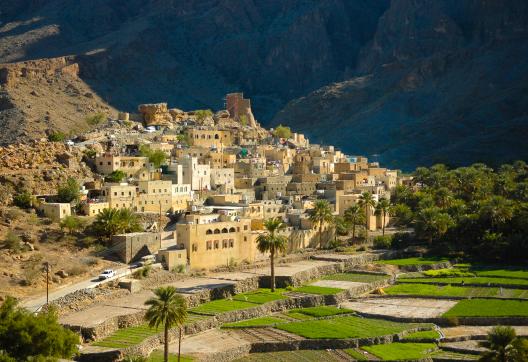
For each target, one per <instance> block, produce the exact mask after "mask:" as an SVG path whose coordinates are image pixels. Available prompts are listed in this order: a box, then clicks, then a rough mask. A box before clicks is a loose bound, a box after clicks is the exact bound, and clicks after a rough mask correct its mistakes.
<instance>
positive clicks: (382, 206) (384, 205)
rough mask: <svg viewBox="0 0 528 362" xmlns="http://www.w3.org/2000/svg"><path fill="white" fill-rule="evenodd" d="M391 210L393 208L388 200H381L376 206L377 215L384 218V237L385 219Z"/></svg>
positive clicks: (382, 225) (382, 224)
mask: <svg viewBox="0 0 528 362" xmlns="http://www.w3.org/2000/svg"><path fill="white" fill-rule="evenodd" d="M390 208H391V205H390V202H389V200H387V199H381V200H379V201H378V203H377V204H376V215H380V216H381V218H382V220H381V230H382V235H383V236H385V218H386V217H387V215H388V214H389V212H390Z"/></svg>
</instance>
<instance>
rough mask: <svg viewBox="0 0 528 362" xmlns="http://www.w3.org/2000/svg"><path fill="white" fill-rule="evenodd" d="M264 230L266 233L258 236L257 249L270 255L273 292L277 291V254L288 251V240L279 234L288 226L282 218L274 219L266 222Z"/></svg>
mask: <svg viewBox="0 0 528 362" xmlns="http://www.w3.org/2000/svg"><path fill="white" fill-rule="evenodd" d="M264 228H265V229H266V232H265V233H263V234H260V235H259V236H257V240H256V241H257V249H258V250H259V251H260V252H261V253H267V252H269V253H270V268H271V291H272V292H274V291H275V253H277V252H284V250H286V244H287V242H288V241H287V239H286V238H285V237H284V236H282V235H278V233H279V232H280V231H281V230H283V229H285V228H286V224H285V223H284V222H283V221H282V219H281V218H280V217H277V218H272V219H268V220H266V221H264Z"/></svg>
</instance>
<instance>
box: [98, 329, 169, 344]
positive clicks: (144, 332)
mask: <svg viewBox="0 0 528 362" xmlns="http://www.w3.org/2000/svg"><path fill="white" fill-rule="evenodd" d="M161 331H162V330H161V329H154V328H150V327H149V326H148V325H146V324H145V325H141V326H136V327H128V328H123V329H118V330H117V331H116V332H114V333H113V334H112V335H110V336H108V337H106V338H105V339H103V340H101V341H97V342H94V343H93V345H94V346H99V347H109V348H126V347H130V346H134V345H136V344H138V343H140V342H142V341H143V340H145V339H146V338H148V337H150V336H153V335H155V334H158V333H160V332H161Z"/></svg>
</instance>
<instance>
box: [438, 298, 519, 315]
mask: <svg viewBox="0 0 528 362" xmlns="http://www.w3.org/2000/svg"><path fill="white" fill-rule="evenodd" d="M443 316H444V317H528V301H519V300H500V299H464V300H461V301H460V302H458V303H457V304H456V305H455V306H454V307H453V308H451V309H450V310H448V311H447V312H446V313H444V315H443Z"/></svg>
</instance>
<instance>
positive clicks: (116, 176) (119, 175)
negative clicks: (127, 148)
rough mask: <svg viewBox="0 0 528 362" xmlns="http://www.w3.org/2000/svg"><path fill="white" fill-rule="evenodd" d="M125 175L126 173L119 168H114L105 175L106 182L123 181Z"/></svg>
mask: <svg viewBox="0 0 528 362" xmlns="http://www.w3.org/2000/svg"><path fill="white" fill-rule="evenodd" d="M125 177H126V174H125V173H124V172H123V171H121V170H115V171H113V172H112V173H111V174H110V175H108V176H106V177H105V181H106V182H115V183H119V182H121V181H123V179H124V178H125Z"/></svg>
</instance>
